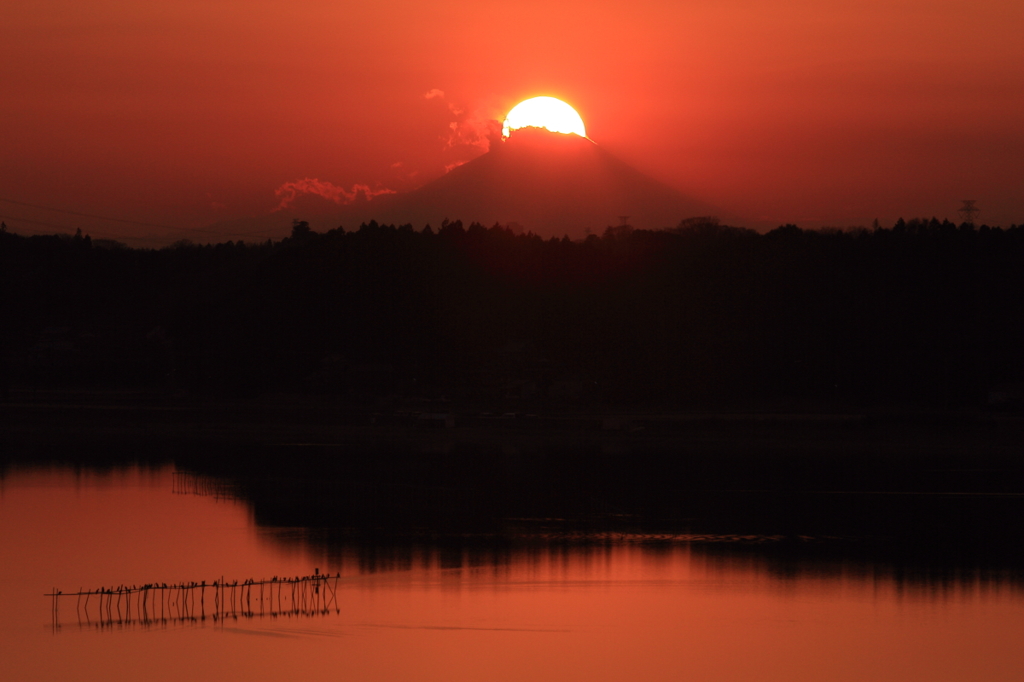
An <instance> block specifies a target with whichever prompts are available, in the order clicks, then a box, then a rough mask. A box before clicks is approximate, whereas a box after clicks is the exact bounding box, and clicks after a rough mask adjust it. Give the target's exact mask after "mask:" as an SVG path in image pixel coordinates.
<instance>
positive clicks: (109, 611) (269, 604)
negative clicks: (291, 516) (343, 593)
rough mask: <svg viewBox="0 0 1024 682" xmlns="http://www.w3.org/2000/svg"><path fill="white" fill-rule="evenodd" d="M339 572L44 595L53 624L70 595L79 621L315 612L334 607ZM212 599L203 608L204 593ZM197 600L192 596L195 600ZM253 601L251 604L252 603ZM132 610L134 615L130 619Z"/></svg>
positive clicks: (105, 622)
mask: <svg viewBox="0 0 1024 682" xmlns="http://www.w3.org/2000/svg"><path fill="white" fill-rule="evenodd" d="M340 579H341V574H340V573H338V574H337V575H329V574H322V573H320V570H319V569H317V570H316V572H315V573H314V574H313V575H306V576H295V577H294V578H283V577H278V576H274V577H273V578H271V579H269V580H266V579H263V580H254V579H249V580H243V581H242V582H238V581H237V580H236V581H233V582H227V581H225V580H224V579H223V578H221V579H220V580H219V581H218V580H214V581H213V582H212V583H207V582H206V581H205V580H204V581H202V582H184V583H176V584H171V585H168V584H167V583H147V584H144V585H120V586H118V587H101V588H99V589H95V590H81V589H80V590H79V591H78V592H63V591H61V590H58V589H56V588H54V590H53V591H52V592H50V593H47V594H46V595H44V596H47V597H51V598H52V599H53V614H52V615H53V623H54V625H59V622H60V618H59V605H60V600H61V598H64V597H75V598H76V602H75V612H76V614H77V615H78V621H79V624H83V616H84V624H92V623H93V622H94V614H95V623H97V624H99V625H113V624H133V623H140V624H150V623H160V622H162V623H166V622H168V621H190V620H191V621H196V620H205V619H206V618H207V615H209V616H210V617H212V618H214V619H218V618H225V617H232V616H234V617H237V616H239V615H241V616H245V617H253V616H278V615H317V614H322V613H326V612H327V611H329V610H330V608H331V607H332V605H333V607H334V609H335V610H338V603H337V598H338V592H337V591H338V581H339V580H340ZM207 590H211V598H212V600H213V603H212V605H211V606H212V609H211V610H210V612H209V614H207V611H206V592H207ZM197 598H198V599H197ZM254 601H255V607H254V606H253V602H254ZM133 612H134V618H133Z"/></svg>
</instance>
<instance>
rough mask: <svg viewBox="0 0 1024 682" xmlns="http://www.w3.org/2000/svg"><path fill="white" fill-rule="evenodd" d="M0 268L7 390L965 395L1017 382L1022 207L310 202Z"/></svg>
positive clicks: (38, 246) (374, 396) (963, 398)
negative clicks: (870, 215)
mask: <svg viewBox="0 0 1024 682" xmlns="http://www.w3.org/2000/svg"><path fill="white" fill-rule="evenodd" d="M114 247H117V248H114ZM0 285H2V286H0V288H2V291H3V294H2V297H0V316H2V319H3V321H4V323H3V325H2V329H0V353H2V358H3V363H4V364H3V369H4V377H5V378H4V388H5V389H8V390H9V389H11V388H18V387H43V386H85V387H108V386H133V387H142V388H149V389H152V390H154V391H157V392H167V393H171V394H188V395H191V394H214V395H221V394H229V395H246V396H248V395H257V394H260V393H263V392H281V391H283V392H302V393H317V394H326V395H333V396H336V397H338V398H340V399H344V398H348V399H351V400H353V401H359V402H360V403H362V404H370V403H374V404H376V403H379V402H380V401H388V400H403V399H417V400H420V399H426V400H440V399H449V400H464V401H484V402H491V403H494V402H502V403H518V404H522V405H531V404H537V405H544V404H552V405H555V404H623V405H626V404H630V405H679V406H690V407H701V406H712V405H713V406H737V407H757V406H762V405H773V404H783V403H785V402H786V401H803V402H804V403H809V404H821V405H880V404H908V403H909V404H926V405H931V406H946V407H953V406H968V405H975V406H983V405H986V404H987V403H988V402H991V400H992V396H1005V395H1013V394H1014V391H1019V386H1020V384H1021V382H1022V380H1024V361H1022V358H1021V352H1020V349H1021V348H1024V316H1022V315H1021V311H1022V310H1024V305H1022V304H1024V226H1011V227H1010V228H1008V229H1002V228H991V227H988V226H985V225H982V226H980V227H975V226H973V225H969V224H962V225H956V224H953V223H950V222H948V221H943V222H940V221H938V220H935V219H931V220H910V221H904V220H902V219H901V220H900V221H898V222H897V223H896V224H895V225H894V226H892V227H891V228H882V227H876V228H875V229H870V230H868V229H855V230H828V231H809V230H802V229H800V228H799V227H796V226H794V225H785V226H781V227H779V228H777V229H775V230H772V231H771V232H768V233H766V234H758V233H756V232H753V231H750V230H746V229H742V228H735V227H729V226H725V225H721V224H719V223H718V222H717V221H716V220H714V219H711V218H697V219H689V220H686V221H683V222H682V223H681V224H680V225H679V226H677V227H675V228H672V229H668V230H658V231H649V230H634V229H632V228H630V227H628V226H616V227H609V228H608V229H607V230H605V231H604V233H603V234H602V235H601V236H598V235H590V236H588V237H587V238H586V239H584V240H576V241H573V240H570V239H568V238H561V239H559V238H551V239H543V238H541V237H539V236H537V235H534V234H531V233H526V234H517V233H515V232H513V231H512V230H511V229H509V228H508V227H506V226H502V225H494V226H492V227H489V228H488V227H484V226H482V225H479V224H475V223H474V224H471V225H469V226H468V227H467V226H464V225H463V224H462V223H461V222H460V221H457V220H456V221H447V220H446V221H444V222H443V223H442V224H441V225H440V226H438V227H437V228H433V227H431V226H426V227H425V228H423V229H415V228H413V226H411V225H402V226H395V225H380V224H377V223H376V222H370V223H367V224H363V225H361V226H359V228H358V229H355V230H345V229H344V228H340V227H339V228H337V229H333V230H330V231H327V232H324V233H317V232H314V231H313V230H311V229H310V227H309V225H308V224H307V223H305V222H301V221H296V222H295V224H294V226H293V229H292V233H291V235H290V236H289V237H287V238H285V239H282V240H279V241H266V242H259V243H246V242H242V241H239V242H231V241H229V242H226V243H220V244H211V245H196V244H192V243H190V242H179V243H177V244H174V245H172V246H171V247H167V248H164V249H159V250H152V249H131V248H127V247H118V245H116V244H111V243H106V244H102V243H99V242H98V240H97V242H93V240H91V239H89V237H87V236H83V235H81V234H78V235H76V236H75V237H68V236H34V237H22V236H18V235H14V234H11V233H8V232H3V233H0Z"/></svg>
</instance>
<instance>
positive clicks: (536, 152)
mask: <svg viewBox="0 0 1024 682" xmlns="http://www.w3.org/2000/svg"><path fill="white" fill-rule="evenodd" d="M389 199H390V200H391V201H390V202H389V203H391V204H392V206H390V207H389V208H390V209H391V210H394V211H395V212H396V213H395V214H394V215H396V217H397V216H406V217H404V218H402V219H401V222H412V223H413V224H417V223H423V222H431V223H435V224H436V223H437V222H439V221H440V220H441V219H443V218H446V217H447V218H450V219H452V220H454V219H456V218H458V219H460V220H462V221H463V222H464V223H469V222H479V223H483V224H484V225H491V224H493V223H495V222H500V223H502V224H507V223H519V224H520V225H522V226H523V227H524V228H525V229H527V230H531V231H533V232H535V233H537V234H540V235H542V236H548V237H550V236H561V235H562V234H569V235H570V236H574V237H580V236H582V235H583V234H584V233H585V231H586V230H588V229H589V230H591V231H594V232H597V233H600V232H601V231H602V230H603V229H604V228H605V227H607V226H609V225H616V224H618V223H619V222H620V221H619V216H629V220H628V222H629V224H630V225H632V226H634V227H638V228H648V229H656V228H663V227H671V226H675V225H676V224H678V223H679V221H680V220H682V219H683V218H687V217H691V216H696V215H709V214H712V213H715V210H714V209H713V208H712V207H711V206H709V205H707V204H704V203H702V202H699V201H697V200H694V199H691V198H689V197H687V196H685V195H684V194H682V193H680V192H678V191H676V190H674V189H672V188H671V187H669V186H667V185H664V184H662V183H660V182H657V181H656V180H654V179H652V178H650V177H648V176H646V175H644V174H643V173H641V172H640V171H638V170H636V169H634V168H632V167H631V166H629V165H628V164H626V163H624V162H623V161H620V160H619V159H617V158H615V157H614V156H612V155H611V154H610V153H608V152H607V151H605V150H604V149H603V148H601V147H600V146H599V145H597V144H595V143H593V142H591V141H590V140H588V139H587V138H583V137H580V136H578V135H571V134H570V135H565V134H561V133H552V132H549V131H547V130H544V129H542V128H524V129H520V130H517V131H514V132H513V133H512V135H511V136H510V137H509V138H508V139H507V140H505V141H504V142H502V143H498V144H494V145H493V147H492V149H491V151H489V152H487V153H486V154H483V155H482V156H479V157H477V158H476V159H474V160H472V161H470V162H468V163H466V164H464V165H462V166H459V167H458V168H455V169H454V170H452V171H451V172H449V173H448V174H446V175H444V176H442V177H440V178H438V179H437V180H434V181H433V182H430V183H428V184H426V185H424V186H423V187H420V188H419V189H417V190H414V191H412V192H409V193H407V194H404V195H398V196H394V197H389ZM389 222H390V221H389Z"/></svg>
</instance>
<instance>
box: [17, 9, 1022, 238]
mask: <svg viewBox="0 0 1024 682" xmlns="http://www.w3.org/2000/svg"><path fill="white" fill-rule="evenodd" d="M1022 29H1024V4H1022V3H1020V2H1019V1H1018V0H980V1H979V2H966V0H958V1H950V0H858V1H857V2H848V1H845V0H840V1H839V2H821V1H819V2H809V1H806V0H797V1H792V2H788V3H777V2H765V1H763V0H722V1H719V2H706V1H704V0H688V1H684V2H679V1H678V0H673V1H672V2H668V1H654V2H646V3H636V2H622V1H618V0H612V1H610V2H593V1H592V0H590V1H588V2H578V1H575V0H570V1H568V2H563V3H556V4H552V3H550V2H543V3H541V2H534V1H532V0H527V1H526V2H522V3H517V4H515V5H509V4H508V3H498V2H475V3H470V2H455V1H452V0H437V1H435V2H430V3H423V2H411V1H409V0H382V1H380V2H375V3H346V2H337V1H336V0H333V1H331V2H325V1H322V0H312V1H306V2H300V3H294V2H282V1H280V0H246V1H245V2H241V1H240V0H217V1H216V2H210V1H209V0H202V1H199V0H179V1H176V2H173V3H139V2H134V1H131V2H130V1H128V0H74V1H71V0H34V1H33V2H8V3H4V4H3V6H2V7H0V124H2V125H0V199H2V200H5V201H0V217H2V218H3V219H4V220H5V221H6V222H7V224H8V226H9V227H10V228H11V229H13V230H15V231H17V232H19V233H23V234H28V233H33V232H54V231H63V230H57V229H56V228H57V227H68V228H71V229H74V227H76V226H79V225H83V226H85V227H86V228H87V229H88V230H91V232H92V234H93V236H94V237H97V236H108V237H115V238H122V239H126V240H127V239H135V240H136V241H135V242H130V243H133V244H135V243H137V244H139V245H142V244H143V243H144V241H145V240H146V239H150V240H152V239H156V238H157V237H159V239H162V240H164V241H166V240H167V239H169V238H181V237H190V238H192V239H194V240H196V241H207V240H211V239H212V240H220V239H227V238H235V239H237V238H238V236H239V235H227V234H215V233H211V232H202V231H198V230H200V229H202V228H204V226H208V225H210V224H212V223H216V222H218V221H223V220H228V219H232V218H238V217H244V216H250V215H260V214H265V213H269V212H270V211H272V210H274V209H275V208H276V207H278V206H279V205H280V204H281V202H282V196H281V194H279V193H277V194H276V193H275V190H278V189H279V188H282V187H284V186H286V185H287V183H300V184H302V183H306V180H307V179H309V180H310V182H309V183H306V184H304V185H302V186H325V187H328V188H330V193H331V196H332V197H334V199H333V200H335V201H339V200H340V198H342V197H346V196H348V195H350V194H351V193H352V192H353V188H354V187H355V186H356V185H362V186H365V187H367V188H369V189H370V191H371V192H380V191H385V190H390V191H405V190H409V189H413V188H415V187H417V186H419V185H421V184H423V183H424V182H426V181H428V180H431V179H433V178H436V177H439V176H440V175H442V174H444V173H445V171H446V168H452V167H454V166H455V165H457V164H459V163H461V162H464V161H466V160H469V159H470V158H472V157H473V156H475V155H479V154H480V153H482V152H483V151H484V150H485V149H486V145H487V142H486V140H487V138H486V130H487V126H488V121H491V120H494V119H496V120H499V121H500V120H501V119H502V118H503V117H504V115H505V113H507V111H508V110H509V109H510V108H511V107H512V106H513V105H515V104H516V103H517V102H519V101H521V100H523V99H525V98H527V97H532V96H536V95H551V96H555V97H558V98H560V99H563V100H565V101H566V102H568V103H569V104H571V105H572V106H573V107H574V108H576V110H577V111H579V112H580V114H581V116H582V117H583V120H584V122H585V124H586V126H587V132H588V135H589V136H590V137H591V139H593V140H594V141H595V142H596V143H598V144H600V145H602V146H603V147H604V148H605V149H607V150H609V151H610V152H612V153H613V154H615V155H617V156H619V157H620V158H622V159H623V160H624V161H626V162H628V163H630V164H632V165H633V166H635V167H636V168H638V169H640V170H641V171H643V172H645V173H647V174H649V175H651V176H653V177H655V178H657V179H658V180H661V181H663V182H665V183H667V184H669V185H671V186H672V187H674V188H677V189H679V190H682V191H684V192H686V193H687V194H690V195H692V196H696V197H699V198H701V199H703V200H705V201H707V202H710V203H712V204H715V205H718V206H721V207H723V210H724V211H727V212H728V213H729V214H733V215H741V216H746V217H747V223H746V224H747V225H748V226H751V227H757V228H759V229H764V228H767V227H772V226H774V225H778V224H780V223H783V222H794V223H797V224H799V225H801V226H802V227H815V226H821V225H833V226H849V225H861V224H870V222H871V220H872V219H874V218H879V219H880V220H881V221H882V223H883V224H885V225H889V224H891V223H892V222H893V221H894V220H895V219H896V218H897V217H900V216H903V217H906V218H910V217H917V216H921V217H931V216H937V217H938V218H939V219H942V218H950V219H954V220H955V219H956V209H957V208H958V207H959V206H960V201H961V200H962V199H967V198H971V199H977V201H978V205H979V207H980V208H981V210H982V213H981V215H980V217H979V221H980V222H988V223H990V224H1003V225H1004V226H1008V225H1009V224H1010V223H1020V222H1024V193H1022V192H1021V187H1022V180H1024V165H1022V163H1021V161H1022V159H1024V126H1022V124H1021V122H1022V121H1024V58H1022V56H1021V42H1020V40H1021V35H1022ZM314 181H315V182H314ZM317 183H319V184H317ZM287 186H288V187H290V188H294V187H296V186H297V185H294V184H293V185H287ZM288 191H291V190H288ZM10 200H14V201H17V202H22V204H25V203H27V204H35V205H38V206H42V207H49V208H60V209H64V210H67V211H76V212H80V213H89V214H97V215H101V216H113V217H118V218H123V219H126V220H133V221H140V222H145V223H155V224H157V225H168V226H172V227H174V228H177V229H178V231H173V230H170V231H169V230H167V229H165V228H162V227H151V226H142V225H133V224H130V223H111V222H102V221H95V220H92V219H88V218H83V217H76V216H72V215H69V214H61V213H55V212H52V211H44V210H42V209H40V208H35V207H32V206H24V205H22V204H13V203H11V201H10ZM296 217H301V216H296ZM453 217H456V216H453ZM682 217H684V216H680V218H682ZM19 218H29V219H31V220H34V221H35V222H32V223H29V222H25V221H21V220H18V219H19ZM613 218H614V217H612V216H610V217H609V220H610V221H611V220H613ZM314 227H317V228H319V227H330V226H314ZM596 227H600V226H596ZM254 236H255V237H260V236H262V237H263V238H264V239H265V238H266V236H268V235H254ZM273 236H276V237H279V236H282V235H273Z"/></svg>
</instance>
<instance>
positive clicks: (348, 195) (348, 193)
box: [274, 178, 395, 211]
mask: <svg viewBox="0 0 1024 682" xmlns="http://www.w3.org/2000/svg"><path fill="white" fill-rule="evenodd" d="M394 193H395V190H393V189H384V188H382V189H372V188H371V187H370V186H369V185H362V184H358V183H357V184H355V185H352V189H346V188H344V187H340V186H338V185H335V184H334V183H332V182H327V181H326V180H320V179H318V178H302V179H301V180H292V181H290V182H286V183H284V184H283V185H281V186H280V187H278V188H277V189H275V190H274V196H276V197H277V198H278V199H280V200H281V201H280V203H279V204H278V205H277V208H275V209H274V210H275V211H280V210H283V209H285V208H288V207H289V206H290V205H291V204H292V202H294V201H295V200H296V199H298V198H299V197H300V196H302V195H304V194H313V195H316V196H318V197H323V198H324V199H327V200H328V201H333V202H334V203H336V204H339V205H345V204H351V203H352V202H353V201H355V200H356V199H358V198H359V197H360V196H362V197H363V198H364V199H367V200H369V199H372V198H374V197H376V196H380V195H382V194H394Z"/></svg>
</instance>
